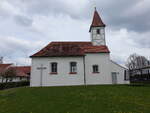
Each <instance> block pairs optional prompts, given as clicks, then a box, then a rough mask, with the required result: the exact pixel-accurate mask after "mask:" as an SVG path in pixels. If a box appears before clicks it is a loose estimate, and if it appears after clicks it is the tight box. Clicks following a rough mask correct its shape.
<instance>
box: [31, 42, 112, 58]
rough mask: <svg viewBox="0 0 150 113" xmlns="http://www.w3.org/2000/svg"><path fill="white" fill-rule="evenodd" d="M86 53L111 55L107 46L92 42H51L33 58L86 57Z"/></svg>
mask: <svg viewBox="0 0 150 113" xmlns="http://www.w3.org/2000/svg"><path fill="white" fill-rule="evenodd" d="M85 53H109V49H108V47H107V46H104V45H103V46H93V45H92V43H91V42H51V43H49V44H48V45H47V46H46V47H44V48H43V49H42V50H40V51H39V52H37V53H35V54H33V55H32V56H31V57H55V56H56V57H57V56H59V57H63V56H84V55H85Z"/></svg>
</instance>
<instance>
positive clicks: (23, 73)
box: [0, 64, 31, 83]
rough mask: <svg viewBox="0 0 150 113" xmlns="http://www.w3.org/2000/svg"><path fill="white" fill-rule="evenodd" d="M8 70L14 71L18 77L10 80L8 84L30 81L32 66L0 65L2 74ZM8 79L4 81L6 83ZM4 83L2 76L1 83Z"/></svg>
mask: <svg viewBox="0 0 150 113" xmlns="http://www.w3.org/2000/svg"><path fill="white" fill-rule="evenodd" d="M8 69H13V70H15V72H16V76H15V77H13V78H12V79H9V81H8V82H17V81H27V80H29V79H30V70H31V67H30V66H14V65H13V64H0V73H4V72H5V71H7V70H8ZM5 81H6V79H3V82H5ZM1 82H2V77H1V76H0V83H1Z"/></svg>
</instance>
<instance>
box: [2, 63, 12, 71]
mask: <svg viewBox="0 0 150 113" xmlns="http://www.w3.org/2000/svg"><path fill="white" fill-rule="evenodd" d="M11 65H12V64H0V73H1V72H4V71H5V70H6V69H8V68H9V67H10V66H11Z"/></svg>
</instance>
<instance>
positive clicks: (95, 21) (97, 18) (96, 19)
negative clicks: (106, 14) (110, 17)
mask: <svg viewBox="0 0 150 113" xmlns="http://www.w3.org/2000/svg"><path fill="white" fill-rule="evenodd" d="M105 26H106V25H105V24H104V23H103V21H102V19H101V17H100V16H99V14H98V12H97V10H95V12H94V16H93V21H92V24H91V26H90V31H91V28H92V27H105Z"/></svg>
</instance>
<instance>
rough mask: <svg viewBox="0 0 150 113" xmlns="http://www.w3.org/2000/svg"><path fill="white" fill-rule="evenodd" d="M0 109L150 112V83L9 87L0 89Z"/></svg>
mask: <svg viewBox="0 0 150 113" xmlns="http://www.w3.org/2000/svg"><path fill="white" fill-rule="evenodd" d="M0 113H150V87H148V86H147V87H146V86H139V87H133V86H74V87H45V88H16V89H9V90H5V91H0Z"/></svg>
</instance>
